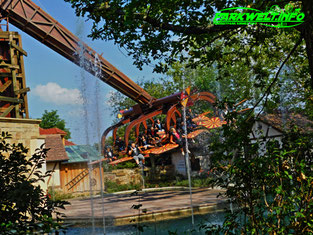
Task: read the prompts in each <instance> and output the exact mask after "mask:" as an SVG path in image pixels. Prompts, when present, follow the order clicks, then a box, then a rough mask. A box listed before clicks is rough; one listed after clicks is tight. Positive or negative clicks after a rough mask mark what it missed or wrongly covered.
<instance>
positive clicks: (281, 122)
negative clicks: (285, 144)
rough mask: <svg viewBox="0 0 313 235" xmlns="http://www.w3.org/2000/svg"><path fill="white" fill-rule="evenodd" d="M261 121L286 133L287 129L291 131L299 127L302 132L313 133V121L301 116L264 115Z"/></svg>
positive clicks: (292, 114) (290, 114) (293, 114)
mask: <svg viewBox="0 0 313 235" xmlns="http://www.w3.org/2000/svg"><path fill="white" fill-rule="evenodd" d="M260 119H261V121H263V122H265V123H267V124H269V125H271V126H272V127H274V128H276V129H277V130H279V131H282V132H284V130H285V129H286V128H288V129H289V128H291V127H293V126H297V127H298V128H299V130H300V131H301V132H313V121H311V120H309V119H308V118H307V117H305V116H303V115H301V114H295V113H287V114H282V113H275V114H264V115H261V116H260Z"/></svg>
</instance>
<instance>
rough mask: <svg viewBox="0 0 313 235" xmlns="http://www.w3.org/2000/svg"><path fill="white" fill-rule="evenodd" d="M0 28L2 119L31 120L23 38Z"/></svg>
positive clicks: (0, 98) (0, 102) (0, 115)
mask: <svg viewBox="0 0 313 235" xmlns="http://www.w3.org/2000/svg"><path fill="white" fill-rule="evenodd" d="M1 26H2V28H3V27H5V26H6V30H7V31H2V28H0V117H11V118H29V115H28V104H27V92H28V91H30V89H29V88H28V87H26V81H25V69H24V58H23V56H27V53H26V51H24V50H23V48H22V40H21V36H20V35H19V34H18V33H17V32H10V31H8V25H1Z"/></svg>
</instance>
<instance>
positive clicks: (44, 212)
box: [0, 132, 69, 234]
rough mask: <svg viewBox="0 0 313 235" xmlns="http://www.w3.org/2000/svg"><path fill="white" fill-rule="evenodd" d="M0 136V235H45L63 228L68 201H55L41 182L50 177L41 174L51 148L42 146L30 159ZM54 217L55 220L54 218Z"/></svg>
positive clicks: (23, 151) (21, 150) (18, 145)
mask: <svg viewBox="0 0 313 235" xmlns="http://www.w3.org/2000/svg"><path fill="white" fill-rule="evenodd" d="M9 138H11V137H10V135H9V134H8V133H4V132H2V135H1V136H0V192H1V197H0V233H1V234H34V233H35V234H36V233H38V234H42V233H49V232H51V231H53V230H59V229H62V225H61V223H60V222H61V219H62V216H63V214H62V213H60V212H59V211H57V209H64V205H66V204H69V203H68V202H66V201H52V200H51V199H50V197H49V195H47V194H46V193H45V192H44V191H43V189H42V188H41V187H40V185H39V183H40V182H41V181H42V182H44V179H45V178H46V177H48V176H50V175H51V173H52V172H51V171H48V172H45V173H43V172H42V169H41V168H42V166H43V164H44V163H45V158H46V154H47V151H48V149H45V148H43V146H41V148H40V149H37V150H36V153H35V154H34V155H33V156H31V157H30V158H29V157H27V152H28V149H27V148H25V147H24V146H23V145H22V144H9V143H7V140H8V139H9ZM53 215H55V219H53Z"/></svg>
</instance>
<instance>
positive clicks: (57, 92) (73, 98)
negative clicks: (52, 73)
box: [32, 82, 83, 105]
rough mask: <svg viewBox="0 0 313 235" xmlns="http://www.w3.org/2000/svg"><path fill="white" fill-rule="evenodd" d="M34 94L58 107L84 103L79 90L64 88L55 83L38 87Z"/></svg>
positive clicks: (33, 91)
mask: <svg viewBox="0 0 313 235" xmlns="http://www.w3.org/2000/svg"><path fill="white" fill-rule="evenodd" d="M32 93H33V94H34V95H36V96H39V97H40V98H41V99H42V100H43V101H45V102H48V103H54V104H58V105H65V104H82V103H83V98H82V95H81V93H80V91H79V90H78V89H67V88H63V87H61V86H60V85H59V84H57V83H54V82H49V83H47V85H37V86H36V87H35V89H33V90H32Z"/></svg>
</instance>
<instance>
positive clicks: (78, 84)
mask: <svg viewBox="0 0 313 235" xmlns="http://www.w3.org/2000/svg"><path fill="white" fill-rule="evenodd" d="M33 2H34V3H35V4H37V5H38V6H39V7H41V8H42V9H43V10H45V11H46V12H47V13H49V14H50V15H51V16H52V17H53V18H55V19H56V20H57V21H58V22H59V23H61V24H62V25H64V26H65V27H66V28H67V29H69V30H70V31H71V32H72V33H74V34H76V35H78V36H79V37H80V38H81V39H82V40H83V41H84V42H86V43H87V44H88V45H89V46H90V47H92V48H93V49H94V50H96V51H97V52H98V53H100V54H101V53H103V57H104V58H105V59H107V60H108V61H109V62H110V63H112V64H113V65H114V66H115V67H117V68H118V69H119V70H121V71H122V72H123V73H125V74H126V75H127V76H129V77H130V78H131V79H133V80H134V81H138V80H142V79H145V80H148V79H152V78H156V77H159V76H160V75H157V74H153V73H152V68H151V67H149V66H146V67H145V68H144V69H143V70H142V71H140V70H139V69H137V68H136V67H135V66H134V65H133V64H132V63H133V61H132V59H131V58H130V57H127V56H126V54H125V53H123V51H121V50H119V48H118V47H117V46H116V45H114V44H113V43H112V42H105V41H92V40H91V39H89V38H87V35H88V33H89V32H90V29H91V22H85V21H84V20H83V19H79V18H78V17H76V15H75V12H74V10H73V9H72V8H71V6H70V4H69V3H65V2H64V1H63V0H53V1H51V0H33ZM10 30H11V31H17V32H19V33H20V34H21V35H22V42H23V48H24V50H26V51H27V53H28V56H27V57H25V69H26V84H27V86H28V87H30V89H31V91H30V92H29V93H28V103H29V112H30V117H31V118H40V117H41V116H42V113H43V112H44V110H48V111H50V110H53V109H56V110H58V113H59V115H60V117H61V118H63V119H65V121H66V123H67V127H68V128H70V130H71V132H72V139H71V140H72V141H73V142H75V143H77V144H85V143H91V144H92V143H94V142H97V139H98V136H99V135H100V134H102V132H103V131H104V129H105V128H107V127H109V125H110V124H111V122H112V116H111V110H110V107H109V105H108V103H107V101H108V96H109V94H110V92H111V91H113V88H111V87H110V86H109V85H107V84H105V83H103V82H101V81H99V82H97V79H96V78H95V77H93V76H92V75H90V74H88V73H87V72H84V71H82V70H81V69H80V68H79V67H78V66H76V65H75V64H73V63H72V62H70V61H68V60H67V59H65V58H63V57H62V56H60V55H59V54H57V53H56V52H54V51H52V50H51V49H50V48H48V47H46V46H44V45H43V44H41V43H40V42H38V41H37V40H35V39H33V38H32V37H30V36H29V35H27V34H25V33H23V32H22V31H21V30H19V29H17V28H15V27H14V26H12V25H11V26H10ZM96 94H98V97H96ZM83 98H86V100H87V104H88V105H87V106H84V105H83V104H82V100H83ZM84 107H85V108H84ZM96 107H99V108H98V109H97V108H96ZM85 113H87V115H84V114H85ZM97 113H98V114H97Z"/></svg>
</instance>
